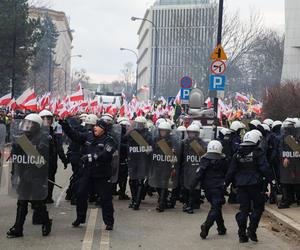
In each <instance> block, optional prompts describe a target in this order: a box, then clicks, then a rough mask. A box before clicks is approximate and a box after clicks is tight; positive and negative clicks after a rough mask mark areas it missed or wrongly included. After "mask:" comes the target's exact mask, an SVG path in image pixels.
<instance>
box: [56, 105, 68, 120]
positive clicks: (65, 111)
mask: <svg viewBox="0 0 300 250" xmlns="http://www.w3.org/2000/svg"><path fill="white" fill-rule="evenodd" d="M58 115H59V117H60V118H61V119H63V118H65V117H66V116H68V115H69V111H68V110H67V109H66V108H65V107H64V108H63V109H61V110H60V111H59V113H58Z"/></svg>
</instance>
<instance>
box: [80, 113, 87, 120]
mask: <svg viewBox="0 0 300 250" xmlns="http://www.w3.org/2000/svg"><path fill="white" fill-rule="evenodd" d="M86 117H87V114H81V115H80V116H79V119H80V120H85V118H86Z"/></svg>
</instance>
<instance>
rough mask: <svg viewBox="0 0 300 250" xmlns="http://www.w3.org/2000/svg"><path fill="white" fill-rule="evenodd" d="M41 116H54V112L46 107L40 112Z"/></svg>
mask: <svg viewBox="0 0 300 250" xmlns="http://www.w3.org/2000/svg"><path fill="white" fill-rule="evenodd" d="M39 116H40V117H42V118H43V117H53V114H52V113H51V112H50V111H49V110H46V109H44V110H43V111H41V112H40V113H39Z"/></svg>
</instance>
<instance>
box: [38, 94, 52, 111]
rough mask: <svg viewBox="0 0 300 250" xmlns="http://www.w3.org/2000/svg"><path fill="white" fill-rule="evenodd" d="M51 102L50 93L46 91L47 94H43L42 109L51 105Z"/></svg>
mask: <svg viewBox="0 0 300 250" xmlns="http://www.w3.org/2000/svg"><path fill="white" fill-rule="evenodd" d="M49 103H50V93H46V94H45V95H43V96H42V98H41V101H40V107H41V110H44V109H46V107H47V106H49Z"/></svg>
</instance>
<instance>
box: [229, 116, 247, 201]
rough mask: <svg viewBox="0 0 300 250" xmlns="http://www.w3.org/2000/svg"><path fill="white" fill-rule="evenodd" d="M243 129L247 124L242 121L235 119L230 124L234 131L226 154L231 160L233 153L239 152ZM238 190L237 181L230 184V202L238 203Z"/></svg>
mask: <svg viewBox="0 0 300 250" xmlns="http://www.w3.org/2000/svg"><path fill="white" fill-rule="evenodd" d="M243 129H245V125H244V124H243V123H242V122H240V121H234V122H233V123H232V124H231V125H230V130H231V131H232V132H231V133H230V145H231V146H230V148H229V149H227V148H225V150H226V151H227V152H226V156H227V158H228V159H229V160H231V158H232V157H233V155H234V154H235V153H236V152H237V150H238V148H239V145H240V143H241V132H242V130H243ZM236 191H237V190H236V187H235V183H234V182H233V183H232V185H231V186H230V193H229V197H228V203H230V204H235V203H237V200H236Z"/></svg>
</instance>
